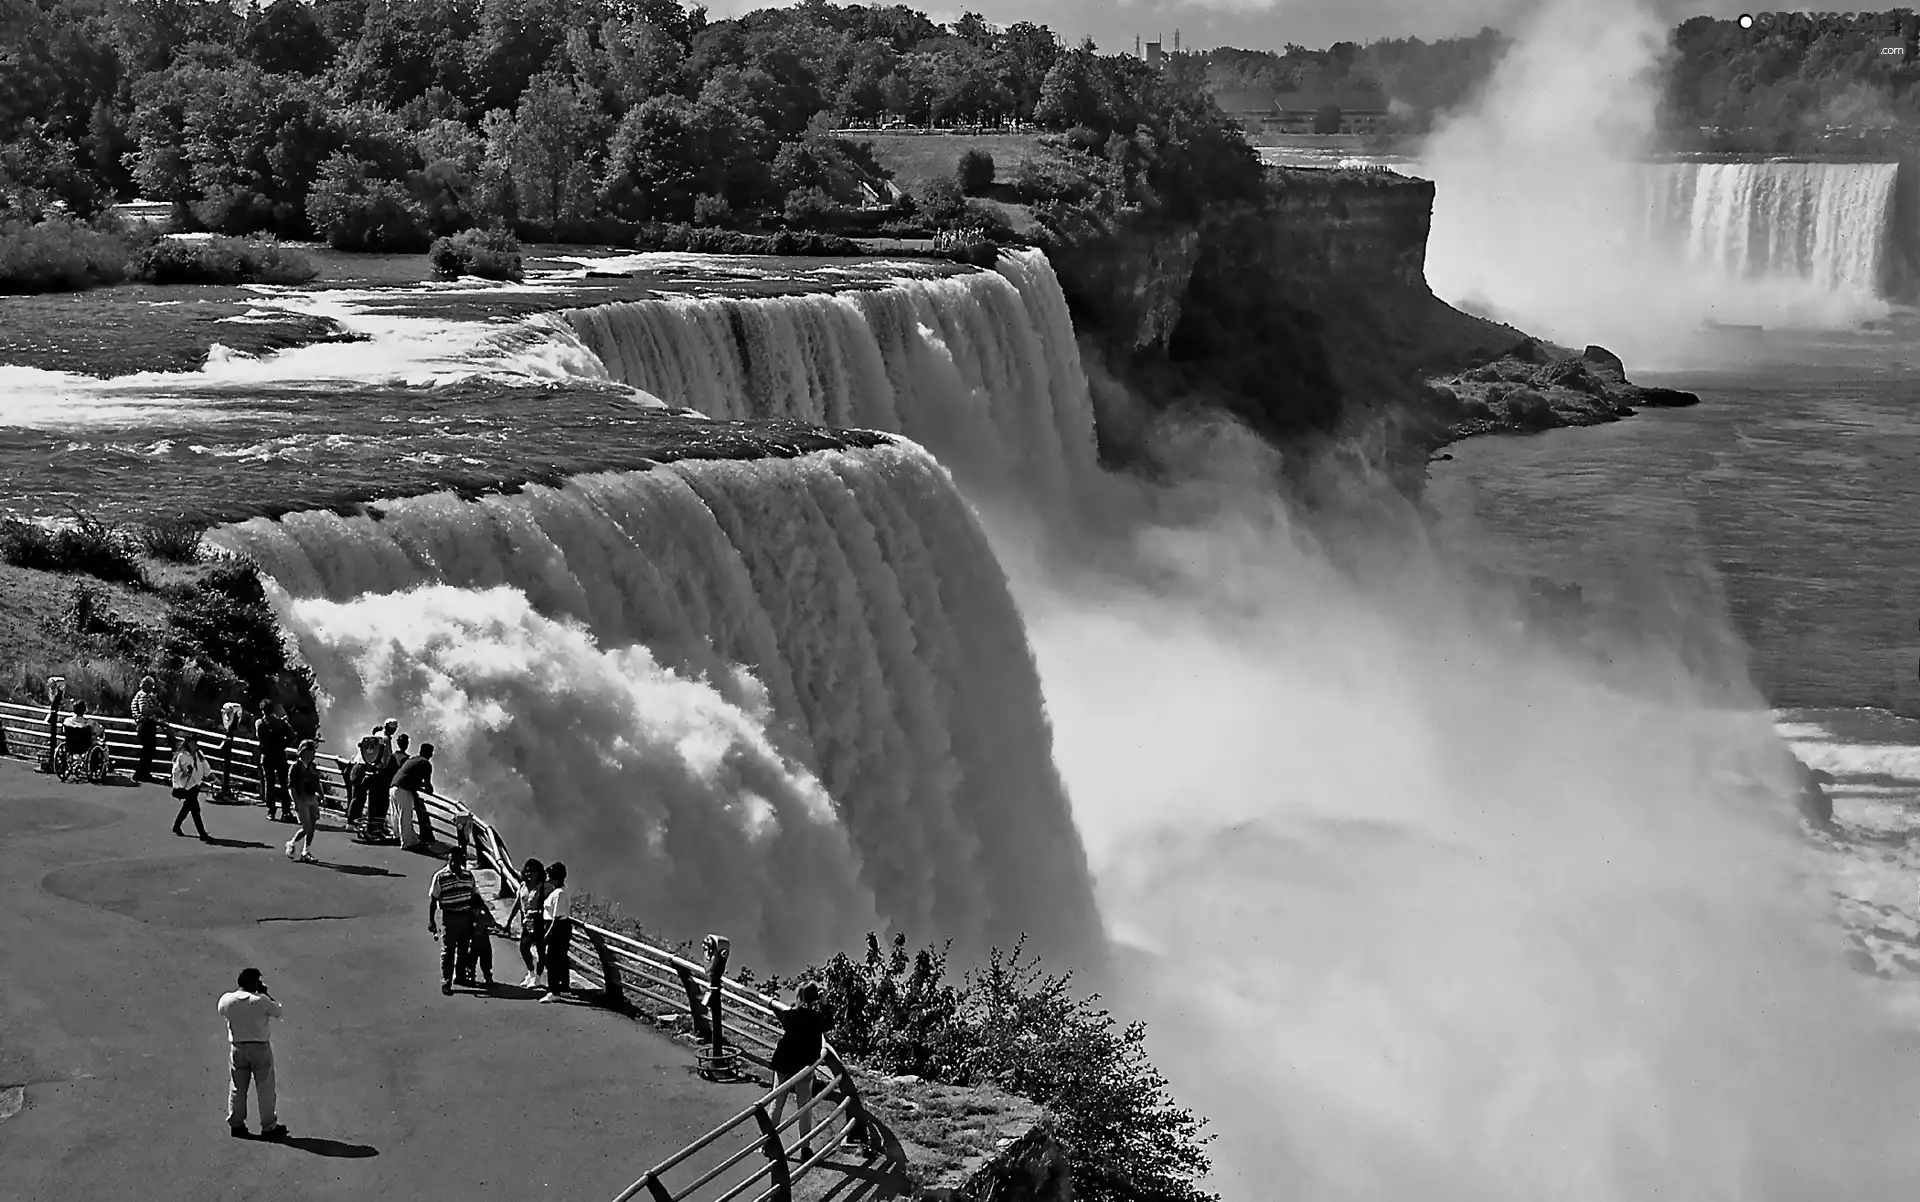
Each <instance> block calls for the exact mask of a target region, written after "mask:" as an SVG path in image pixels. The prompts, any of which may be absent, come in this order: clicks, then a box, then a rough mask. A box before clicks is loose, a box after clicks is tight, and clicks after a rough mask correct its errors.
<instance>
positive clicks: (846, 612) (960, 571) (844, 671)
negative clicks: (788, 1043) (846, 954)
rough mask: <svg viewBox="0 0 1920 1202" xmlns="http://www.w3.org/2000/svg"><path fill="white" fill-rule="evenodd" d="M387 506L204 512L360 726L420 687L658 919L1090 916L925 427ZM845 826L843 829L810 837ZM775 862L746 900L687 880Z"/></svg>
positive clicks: (841, 939)
mask: <svg viewBox="0 0 1920 1202" xmlns="http://www.w3.org/2000/svg"><path fill="white" fill-rule="evenodd" d="M377 517H378V520H374V519H373V518H370V517H341V516H339V515H336V514H333V513H301V514H290V515H287V516H286V517H285V518H283V519H281V520H279V521H266V520H264V519H259V520H255V521H251V522H246V523H242V524H240V525H237V526H231V527H227V528H224V529H222V530H220V531H218V532H216V533H215V534H214V535H213V538H214V541H215V542H217V543H219V544H222V545H224V546H226V547H228V548H229V549H232V550H236V551H243V552H245V553H247V554H249V555H252V556H253V557H254V558H255V559H256V560H257V561H258V562H259V563H260V564H262V565H263V567H264V568H265V570H266V571H267V572H268V573H269V574H270V575H271V576H272V578H273V579H274V580H275V581H277V582H278V587H279V589H280V590H281V592H282V594H283V596H284V598H285V600H284V601H283V607H284V609H285V612H286V615H287V617H286V620H287V623H288V625H289V627H290V628H291V629H292V630H293V631H294V633H295V635H296V636H297V637H298V639H299V642H300V646H301V650H302V652H303V654H304V655H305V657H306V659H307V661H308V662H309V663H311V664H313V665H314V667H315V671H316V673H317V675H318V678H319V680H320V683H321V685H322V687H323V688H324V689H325V691H326V693H327V695H328V704H327V706H326V711H325V712H326V713H327V715H328V723H329V734H330V736H331V737H333V738H334V739H335V740H336V741H337V742H340V743H342V744H343V745H346V744H350V742H351V738H350V737H349V736H351V735H353V734H355V733H356V732H357V731H359V730H360V729H362V728H363V727H364V726H366V725H368V724H370V723H372V722H374V721H376V720H378V719H379V718H380V717H381V716H382V715H384V714H387V713H394V712H398V713H404V714H408V715H410V718H409V720H408V726H409V728H411V729H413V730H414V731H415V736H416V738H427V739H430V740H431V741H434V742H436V743H439V744H443V745H448V746H449V751H448V753H447V754H446V758H445V759H444V760H443V761H442V763H443V765H444V766H443V768H442V772H443V773H444V774H445V775H446V777H447V787H448V789H449V791H451V792H454V793H456V794H461V795H465V796H468V797H471V798H473V799H474V800H475V801H476V802H477V803H479V804H482V805H483V806H484V807H486V808H487V809H488V810H489V811H490V812H493V813H495V814H496V815H497V816H498V817H499V818H500V819H501V820H502V821H503V824H504V825H505V828H506V829H507V830H508V831H509V832H513V837H514V838H515V839H516V843H517V845H518V846H523V847H524V846H531V847H533V848H536V849H539V851H540V854H542V855H543V856H544V857H545V858H552V857H553V856H555V855H560V856H562V857H564V858H565V859H566V860H567V861H568V862H569V863H573V864H575V865H577V866H580V867H581V868H583V869H584V871H583V872H582V873H581V876H580V879H581V881H582V887H583V888H588V889H590V890H592V891H595V892H601V891H604V892H606V893H609V894H611V895H613V896H615V897H618V898H620V899H622V900H624V901H627V902H629V903H630V904H631V905H633V906H634V907H635V910H636V912H637V913H640V914H643V915H646V916H648V919H649V921H651V922H658V923H660V924H661V925H662V926H664V927H666V928H667V929H671V930H696V929H706V928H707V927H709V926H711V925H712V924H713V923H715V922H717V921H724V922H725V923H727V924H728V927H729V930H730V933H732V934H734V935H735V936H736V937H737V938H738V939H739V941H740V943H741V945H742V948H743V951H744V952H745V953H747V954H750V955H752V956H753V957H754V958H755V959H756V960H758V961H760V962H765V963H771V964H774V965H784V966H789V967H790V966H792V965H794V964H796V963H800V962H804V961H805V960H807V959H808V958H813V957H819V956H822V955H826V954H829V953H831V952H832V951H835V950H838V949H840V948H843V947H847V946H852V945H853V944H854V943H856V942H857V941H858V940H859V938H860V937H861V936H862V935H863V934H864V933H865V931H866V930H867V929H870V926H871V924H872V923H873V921H874V919H875V917H876V916H877V918H878V920H879V921H880V922H881V923H884V924H887V925H889V926H891V927H893V928H895V929H899V930H902V931H906V932H909V933H911V934H913V935H915V936H927V937H931V936H933V935H935V934H936V933H937V934H938V935H939V936H941V937H952V938H953V939H954V940H955V941H956V945H957V949H958V950H959V951H960V953H961V954H962V955H977V954H980V953H982V952H984V950H985V949H986V947H988V946H989V945H991V944H993V943H996V942H997V943H999V944H1001V945H1002V946H1005V945H1008V944H1010V942H1011V941H1012V940H1014V939H1016V938H1018V937H1019V936H1021V935H1022V934H1023V933H1024V934H1026V935H1028V936H1029V937H1030V938H1031V939H1032V940H1033V941H1034V943H1035V945H1036V947H1038V948H1041V949H1044V950H1051V951H1053V952H1055V953H1057V954H1061V955H1072V956H1073V957H1074V958H1075V959H1076V960H1079V959H1082V958H1083V957H1085V956H1086V954H1087V953H1088V951H1089V950H1090V949H1094V948H1097V947H1098V946H1099V942H1100V937H1099V919H1098V917H1097V915H1096V914H1095V913H1094V909H1093V900H1092V892H1091V888H1090V885H1089V881H1088V874H1087V869H1086V861H1085V855H1084V853H1083V852H1082V851H1081V849H1080V845H1079V840H1078V836H1077V835H1076V833H1075V830H1074V826H1073V822H1072V819H1071V816H1070V815H1069V813H1068V810H1067V805H1066V800H1065V796H1064V794H1063V792H1062V791H1061V787H1060V783H1059V779H1058V777H1057V775H1056V773H1055V771H1054V768H1053V763H1052V758H1051V751H1050V748H1051V739H1050V735H1049V731H1048V726H1047V722H1046V719H1045V716H1044V713H1043V710H1042V706H1041V699H1040V692H1039V683H1038V680H1037V678H1036V676H1035V673H1034V668H1033V664H1032V660H1031V657H1030V653H1029V652H1028V650H1027V646H1026V640H1025V637H1024V635H1023V634H1022V632H1021V627H1020V619H1019V616H1018V614H1017V613H1016V612H1015V610H1014V608H1013V604H1012V600H1011V598H1010V597H1009V596H1008V594H1007V589H1006V583H1005V578H1004V577H1003V576H1002V575H1001V573H1000V571H999V568H998V566H997V565H996V564H995V563H994V561H993V557H992V555H991V553H990V552H989V551H988V548H987V544H986V541H985V539H984V537H983V536H982V535H981V533H980V531H979V529H978V528H977V526H975V524H974V522H973V519H972V518H971V516H970V515H969V514H968V513H967V511H966V509H965V507H964V506H963V505H962V504H961V502H960V500H959V496H958V494H957V493H956V492H955V491H954V490H953V487H952V484H951V482H950V481H949V480H948V478H947V476H946V474H945V472H944V471H942V470H941V469H940V468H939V467H938V466H937V465H936V464H935V463H934V462H933V461H932V460H931V459H930V458H929V457H928V456H926V455H925V454H924V453H923V452H921V451H920V450H918V449H917V448H915V447H912V446H911V445H908V444H899V445H896V446H893V447H889V448H881V449H877V450H872V451H866V452H860V453H837V452H836V453H824V454H816V455H810V456H805V457H803V458H800V459H793V460H764V461H759V462H753V463H724V462H704V461H686V462H682V463H678V464H675V465H673V466H671V467H663V468H660V469H658V470H655V471H651V472H638V473H627V474H620V475H609V476H594V477H582V478H580V479H578V480H576V481H574V482H573V483H571V484H569V485H568V486H567V487H565V488H563V489H550V488H529V489H526V490H524V491H522V492H521V493H519V494H518V495H516V496H513V497H497V498H486V499H483V500H480V501H477V502H466V501H460V500H458V499H456V498H454V497H451V496H447V495H438V496H427V497H413V498H407V499H404V500H399V501H394V502H390V503H387V504H384V505H382V506H380V507H379V508H378V510H377ZM422 615H424V616H422ZM545 657H557V664H548V663H547V662H546V658H545ZM529 674H530V675H529ZM625 676H637V677H638V678H639V679H640V680H641V681H642V683H643V684H644V686H645V687H644V688H642V686H641V685H635V686H634V687H633V688H631V689H625V690H624V691H623V690H622V687H621V685H620V681H621V679H622V678H623V677H625ZM609 691H611V693H612V694H613V695H612V696H611V697H608V696H606V694H608V693H609ZM596 698H599V699H601V700H600V701H596ZM656 703H657V704H660V705H672V706H680V707H682V708H683V709H684V710H685V712H678V711H676V712H675V713H674V714H673V715H671V716H670V717H664V716H662V715H660V714H657V713H655V712H653V708H652V707H653V706H654V705H655V704H656ZM599 704H604V705H607V706H610V707H611V711H610V712H605V713H595V712H593V711H594V710H595V707H596V705H599ZM743 715H745V716H744V717H743ZM755 724H760V725H761V726H763V727H764V734H756V735H754V738H753V739H747V734H748V733H749V731H748V728H749V727H752V726H754V725H755ZM743 739H747V742H746V743H742V740H743ZM755 740H759V741H755ZM716 747H718V748H721V749H722V750H714V748H716ZM729 747H738V748H742V749H741V750H739V751H737V752H732V751H724V749H725V748H729ZM775 749H777V751H778V753H779V762H778V763H777V764H776V763H775V762H774V760H772V759H770V758H769V757H770V756H771V754H772V752H773V751H774V750H775ZM716 756H717V757H719V759H721V760H725V761H726V762H727V763H729V764H733V763H735V762H736V761H737V760H739V759H740V757H743V756H744V757H746V760H747V761H750V762H751V763H752V764H754V765H757V766H758V767H756V768H755V770H754V771H755V773H756V774H757V775H755V776H754V777H753V779H755V780H759V781H761V783H760V784H759V785H756V786H755V788H756V789H757V790H758V792H757V794H756V795H757V796H759V797H761V798H762V799H763V800H765V801H766V802H767V805H765V806H761V805H750V806H749V807H748V810H747V811H742V810H739V809H737V808H736V807H735V803H734V800H732V799H730V794H729V793H728V791H727V790H726V789H725V788H722V787H721V786H722V785H724V784H726V783H727V782H726V781H722V782H720V783H719V784H716V783H715V782H714V780H713V773H712V771H711V770H709V769H708V768H703V767H702V765H703V764H708V763H710V762H712V761H713V760H714V758H715V757H716ZM703 757H704V758H703ZM729 757H731V758H729ZM629 770H631V771H632V772H634V773H636V774H637V775H636V776H634V777H631V778H630V777H628V776H626V775H623V774H624V773H627V772H628V771H629ZM739 771H742V772H744V771H745V768H740V769H739ZM702 782H704V783H702ZM776 785H777V786H778V788H777V789H776ZM661 789H664V790H666V791H667V793H668V794H669V795H670V796H671V797H675V798H680V797H684V803H683V804H681V803H674V804H663V803H657V802H656V800H655V799H654V798H653V797H652V796H651V794H652V793H653V792H654V791H656V790H661ZM770 790H772V792H770ZM782 790H783V791H784V794H781V791H782ZM777 794H781V795H784V796H785V797H786V798H787V800H785V801H782V800H780V796H779V795H777ZM816 796H820V797H830V798H831V800H832V809H831V814H832V821H831V822H830V823H827V824H826V825H827V826H829V827H830V828H831V829H830V831H826V832H822V833H820V834H819V836H818V838H815V837H813V836H808V837H807V838H806V839H802V840H801V841H800V842H799V843H793V842H787V843H781V842H779V841H778V840H776V839H774V834H775V833H778V832H789V833H791V831H792V829H793V825H794V823H796V822H804V823H806V824H811V826H819V825H821V823H822V819H821V818H820V814H821V813H822V811H821V808H820V806H818V805H814V804H813V803H812V802H811V801H808V799H810V798H815V797H816ZM803 802H805V803H806V805H804V806H803V805H802V803H803ZM808 806H810V807H811V808H807V807H808ZM796 807H800V809H798V810H797V809H796ZM801 810H804V811H805V814H804V815H801V813H800V811H801ZM809 829H810V828H809ZM755 832H759V833H757V834H756V833H755ZM829 834H831V835H832V837H833V839H838V840H841V841H843V842H844V844H845V848H846V850H845V851H843V852H842V851H836V852H834V853H833V855H831V856H828V855H824V854H822V855H820V856H814V853H813V852H812V851H809V850H807V849H808V848H814V847H816V846H818V845H820V840H827V838H828V835H829ZM828 842H831V840H828ZM763 845H764V846H765V847H767V848H770V849H776V850H769V851H766V852H764V853H762V852H760V851H755V850H753V849H754V848H756V847H761V846H763ZM782 847H784V848H788V849H789V850H790V851H791V855H789V854H788V853H787V852H780V851H777V849H778V848H782ZM768 856H772V857H773V860H774V861H776V862H773V863H768V862H766V860H767V857H768ZM809 857H813V858H812V860H811V862H810V860H809ZM763 863H765V871H766V873H767V874H768V879H767V880H766V881H765V882H764V883H763V884H762V885H761V886H759V887H756V888H754V889H751V890H749V891H748V898H747V899H746V900H743V901H742V902H740V905H749V902H750V903H751V904H750V906H749V908H748V909H746V910H741V909H739V908H737V907H735V906H734V904H733V903H731V902H727V903H722V902H719V901H718V900H717V895H716V892H715V890H714V889H710V888H704V887H693V883H694V882H699V881H702V880H703V879H707V880H711V881H713V882H721V881H725V880H730V879H733V878H734V877H735V876H736V875H739V874H747V875H749V876H750V875H752V874H753V873H754V872H756V871H758V870H759V869H757V868H756V865H761V864H763ZM703 874H704V875H703ZM856 886H857V888H856ZM716 905H721V907H722V908H721V910H720V911H719V912H718V913H716V911H715V909H714V907H715V906H716ZM863 924H864V925H863Z"/></svg>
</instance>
